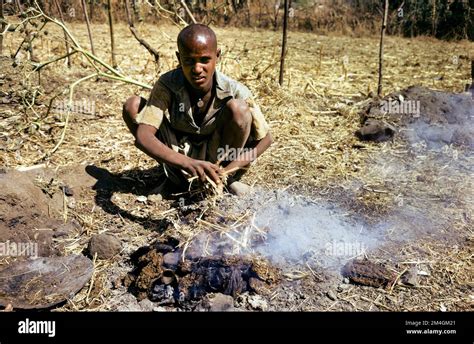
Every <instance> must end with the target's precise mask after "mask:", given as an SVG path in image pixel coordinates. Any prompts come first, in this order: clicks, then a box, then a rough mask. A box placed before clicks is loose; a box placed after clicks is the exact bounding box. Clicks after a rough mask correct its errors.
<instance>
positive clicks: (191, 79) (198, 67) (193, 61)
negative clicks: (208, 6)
mask: <svg viewBox="0 0 474 344" xmlns="http://www.w3.org/2000/svg"><path fill="white" fill-rule="evenodd" d="M220 54H221V51H220V49H218V48H217V38H216V34H215V33H214V31H212V30H211V29H210V28H209V27H208V26H207V25H203V24H191V25H189V26H186V27H185V28H184V29H183V30H181V32H180V33H179V35H178V51H177V52H176V56H177V57H178V60H179V64H180V66H181V68H182V71H183V74H184V76H185V77H186V80H187V81H188V83H189V85H190V86H191V87H192V88H193V89H194V90H195V91H197V92H198V93H200V95H203V94H206V93H207V92H209V90H210V89H211V88H212V85H213V76H214V71H215V69H216V62H217V59H218V58H219V56H220Z"/></svg>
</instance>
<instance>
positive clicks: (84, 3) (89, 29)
mask: <svg viewBox="0 0 474 344" xmlns="http://www.w3.org/2000/svg"><path fill="white" fill-rule="evenodd" d="M81 5H82V12H83V13H84V19H85V20H86V25H87V33H88V34H89V41H90V43H91V52H92V55H95V49H94V41H93V40H92V32H91V24H90V22H89V16H88V15H87V8H86V0H82V1H81Z"/></svg>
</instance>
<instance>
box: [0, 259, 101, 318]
mask: <svg viewBox="0 0 474 344" xmlns="http://www.w3.org/2000/svg"><path fill="white" fill-rule="evenodd" d="M93 270H94V266H93V264H92V261H91V260H90V259H88V258H86V257H84V256H79V255H70V256H66V257H49V258H37V259H32V260H26V261H17V262H13V263H11V264H9V265H8V266H7V267H6V268H5V269H3V270H2V271H0V281H2V282H1V283H0V306H3V307H6V306H8V305H9V304H11V305H12V306H13V308H18V309H40V308H49V307H52V306H55V305H57V304H59V303H61V302H64V301H66V300H67V299H69V298H72V297H73V296H74V295H75V294H76V293H77V292H78V291H79V290H81V289H82V288H83V287H84V285H85V284H86V283H87V282H88V281H89V280H90V278H91V277H92V272H93Z"/></svg>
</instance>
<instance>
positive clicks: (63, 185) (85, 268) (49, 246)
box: [0, 167, 95, 309]
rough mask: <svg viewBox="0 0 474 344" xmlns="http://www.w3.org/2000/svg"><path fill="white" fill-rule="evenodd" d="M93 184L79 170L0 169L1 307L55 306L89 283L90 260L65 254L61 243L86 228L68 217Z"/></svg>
mask: <svg viewBox="0 0 474 344" xmlns="http://www.w3.org/2000/svg"><path fill="white" fill-rule="evenodd" d="M81 171H82V172H81ZM94 182H95V179H94V178H92V177H90V176H88V175H87V173H86V172H85V171H84V168H80V167H76V168H70V169H67V170H63V171H61V172H55V171H52V170H49V169H44V168H37V169H33V170H31V171H28V172H20V171H17V170H6V169H0V280H2V283H0V284H1V287H0V306H4V307H6V306H8V305H11V306H12V307H14V308H22V309H30V308H46V307H51V306H53V305H56V304H58V303H60V302H62V301H65V300H66V299H67V298H68V297H70V296H71V295H74V294H75V293H76V292H78V291H79V290H80V289H81V288H82V287H83V286H84V285H85V284H86V283H87V282H88V281H89V279H90V278H91V276H92V270H93V269H92V262H91V260H90V259H88V258H86V257H84V256H75V255H69V256H63V251H64V250H63V246H62V245H63V242H64V241H63V240H61V239H65V238H68V237H69V236H73V235H74V234H75V233H76V232H77V231H80V230H81V226H80V225H79V223H77V222H75V221H67V222H65V221H64V214H65V212H67V209H68V208H69V207H70V206H71V205H72V204H74V202H75V200H74V197H80V195H81V193H82V192H83V191H84V189H88V188H90V187H91V186H92V185H93V184H94Z"/></svg>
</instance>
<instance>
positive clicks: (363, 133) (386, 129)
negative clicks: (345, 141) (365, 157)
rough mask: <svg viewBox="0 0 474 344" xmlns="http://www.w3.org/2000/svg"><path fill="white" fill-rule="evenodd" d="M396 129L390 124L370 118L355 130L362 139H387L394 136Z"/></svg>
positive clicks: (379, 140)
mask: <svg viewBox="0 0 474 344" xmlns="http://www.w3.org/2000/svg"><path fill="white" fill-rule="evenodd" d="M394 134H395V130H394V129H393V128H392V127H390V126H389V125H387V124H385V123H383V122H381V121H378V120H375V119H372V118H369V119H367V120H366V121H365V123H364V125H363V126H362V128H360V129H359V130H357V131H356V132H355V135H356V136H357V138H358V139H359V140H362V141H376V142H382V141H387V140H389V139H391V138H392V137H393V135H394Z"/></svg>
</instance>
